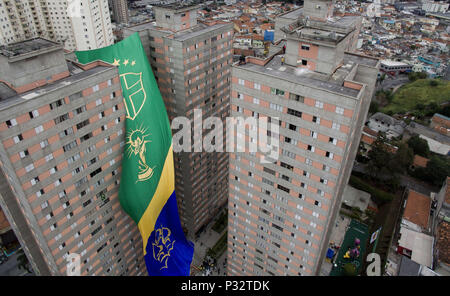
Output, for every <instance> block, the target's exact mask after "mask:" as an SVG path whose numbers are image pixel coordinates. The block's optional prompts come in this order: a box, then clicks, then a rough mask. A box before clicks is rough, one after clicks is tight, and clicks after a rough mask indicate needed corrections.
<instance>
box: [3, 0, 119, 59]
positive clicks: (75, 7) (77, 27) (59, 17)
mask: <svg viewBox="0 0 450 296" xmlns="http://www.w3.org/2000/svg"><path fill="white" fill-rule="evenodd" d="M0 28H1V29H0V45H5V44H10V43H14V42H18V41H21V40H25V39H29V38H36V37H44V38H47V39H51V40H53V41H56V42H60V43H62V44H64V48H65V49H67V50H70V51H73V50H89V49H96V48H101V47H105V46H108V45H111V44H113V43H114V36H113V33H112V26H111V18H110V13H109V7H108V1H107V0H94V1H92V0H73V1H69V0H21V1H13V0H0Z"/></svg>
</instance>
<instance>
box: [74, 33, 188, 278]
mask: <svg viewBox="0 0 450 296" xmlns="http://www.w3.org/2000/svg"><path fill="white" fill-rule="evenodd" d="M76 55H77V57H78V60H79V61H80V62H81V63H83V64H86V63H90V62H93V61H97V60H100V61H104V62H107V63H110V64H113V65H115V66H117V67H118V68H119V74H120V79H121V84H122V91H123V97H124V105H125V109H126V113H127V114H126V121H125V126H126V135H125V137H126V138H125V144H126V145H125V148H124V152H123V159H122V175H121V180H120V189H119V199H120V203H121V205H122V207H123V209H124V210H125V212H127V213H128V214H129V215H130V216H131V218H132V219H133V220H134V221H135V222H136V224H137V225H138V228H139V231H140V232H141V235H142V240H143V243H144V256H145V263H146V265H147V270H148V273H149V275H189V273H190V265H191V262H192V256H193V253H194V248H193V244H192V243H191V242H189V241H188V240H187V239H186V237H185V236H184V233H183V230H182V228H181V224H180V218H179V216H178V209H177V202H176V197H175V176H174V166H173V151H172V133H171V129H170V124H169V119H168V117H167V113H166V109H165V107H164V102H163V100H162V97H161V93H160V92H159V89H158V85H157V84H156V80H155V77H154V76H153V72H152V70H151V68H150V65H149V63H148V60H147V57H146V55H145V51H144V48H143V46H142V43H141V40H140V38H139V34H138V33H135V34H134V35H132V36H130V37H128V38H127V39H125V40H123V41H121V42H119V43H117V44H114V45H112V46H109V47H105V48H101V49H96V50H90V51H80V52H76Z"/></svg>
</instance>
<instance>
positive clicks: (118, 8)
mask: <svg viewBox="0 0 450 296" xmlns="http://www.w3.org/2000/svg"><path fill="white" fill-rule="evenodd" d="M109 6H110V8H111V9H112V13H113V18H114V22H116V23H117V24H126V23H128V4H127V0H109Z"/></svg>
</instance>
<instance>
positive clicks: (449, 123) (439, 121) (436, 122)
mask: <svg viewBox="0 0 450 296" xmlns="http://www.w3.org/2000/svg"><path fill="white" fill-rule="evenodd" d="M430 127H431V128H433V129H434V130H436V131H437V132H438V133H441V134H443V135H446V136H450V118H448V117H447V116H444V115H442V114H438V113H436V114H434V115H433V117H432V118H431V123H430Z"/></svg>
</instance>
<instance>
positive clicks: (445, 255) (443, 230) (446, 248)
mask: <svg viewBox="0 0 450 296" xmlns="http://www.w3.org/2000/svg"><path fill="white" fill-rule="evenodd" d="M436 239H437V243H436V248H437V250H438V252H439V260H440V261H441V262H444V263H446V264H450V223H448V222H446V221H442V222H441V223H440V224H439V226H438V233H437V237H436Z"/></svg>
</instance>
